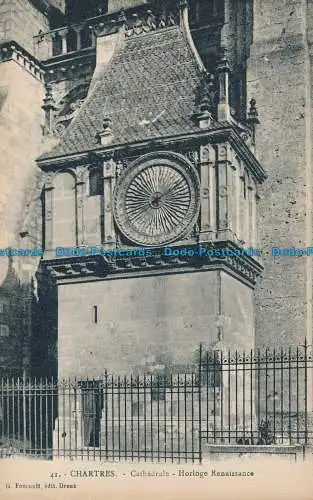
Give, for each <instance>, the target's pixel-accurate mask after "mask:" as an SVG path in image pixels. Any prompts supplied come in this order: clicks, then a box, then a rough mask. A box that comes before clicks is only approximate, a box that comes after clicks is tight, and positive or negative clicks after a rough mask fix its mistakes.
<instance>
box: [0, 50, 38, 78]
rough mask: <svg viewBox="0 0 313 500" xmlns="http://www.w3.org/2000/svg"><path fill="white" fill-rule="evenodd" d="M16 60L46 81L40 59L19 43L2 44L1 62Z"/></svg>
mask: <svg viewBox="0 0 313 500" xmlns="http://www.w3.org/2000/svg"><path fill="white" fill-rule="evenodd" d="M5 61H15V62H16V63H17V64H19V65H20V66H21V67H22V68H23V69H24V70H25V71H27V72H28V73H30V74H31V75H32V76H33V77H34V78H36V79H37V80H40V81H42V82H43V81H44V74H45V71H44V69H43V67H42V65H41V64H40V63H39V62H38V60H37V59H36V58H35V57H33V56H32V55H31V54H30V53H29V52H27V50H25V49H23V48H22V47H21V46H20V45H19V44H18V43H16V42H14V41H13V40H12V41H9V42H5V43H2V44H1V45H0V62H5Z"/></svg>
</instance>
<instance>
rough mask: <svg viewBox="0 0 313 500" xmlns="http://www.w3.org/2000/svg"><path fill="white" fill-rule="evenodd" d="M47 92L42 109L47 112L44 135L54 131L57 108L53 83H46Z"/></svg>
mask: <svg viewBox="0 0 313 500" xmlns="http://www.w3.org/2000/svg"><path fill="white" fill-rule="evenodd" d="M45 90H46V94H45V97H44V100H43V105H42V109H43V110H44V112H45V124H44V135H49V134H52V133H53V128H54V112H55V110H56V109H57V108H56V104H55V100H54V98H53V95H52V85H51V84H50V83H47V84H46V85H45Z"/></svg>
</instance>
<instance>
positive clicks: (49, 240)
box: [44, 173, 54, 251]
mask: <svg viewBox="0 0 313 500" xmlns="http://www.w3.org/2000/svg"><path fill="white" fill-rule="evenodd" d="M53 192H54V186H53V174H51V173H49V174H46V176H45V187H44V193H45V215H44V218H45V251H52V250H53V244H54V240H53V205H54V199H53Z"/></svg>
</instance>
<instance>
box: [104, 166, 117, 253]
mask: <svg viewBox="0 0 313 500" xmlns="http://www.w3.org/2000/svg"><path fill="white" fill-rule="evenodd" d="M115 174H116V164H115V162H114V161H113V159H112V158H108V159H106V160H105V161H104V163H103V194H104V221H103V223H104V244H107V245H112V244H113V243H114V242H115V229H114V218H113V203H112V199H113V191H114V187H115Z"/></svg>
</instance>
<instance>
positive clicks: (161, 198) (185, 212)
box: [114, 158, 199, 246]
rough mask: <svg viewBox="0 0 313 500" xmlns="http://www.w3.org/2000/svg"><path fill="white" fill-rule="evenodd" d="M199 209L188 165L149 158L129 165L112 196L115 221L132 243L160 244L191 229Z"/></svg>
mask: <svg viewBox="0 0 313 500" xmlns="http://www.w3.org/2000/svg"><path fill="white" fill-rule="evenodd" d="M198 210H199V180H198V176H197V173H196V172H195V171H194V169H193V167H192V166H191V165H189V164H187V163H186V164H183V163H182V162H176V161H174V160H173V161H172V160H169V159H162V158H161V159H159V160H156V159H154V160H149V161H145V162H143V163H141V164H139V165H138V164H137V165H136V166H135V167H129V168H128V169H127V171H126V172H125V175H124V176H123V177H122V178H121V180H120V182H119V184H118V185H117V189H116V192H115V198H114V214H115V220H116V223H117V225H118V227H119V228H120V230H121V232H122V233H123V234H124V235H125V236H126V237H127V238H128V239H129V240H130V241H132V242H134V243H136V244H141V245H146V246H160V245H164V244H168V243H170V242H173V241H174V240H176V239H179V238H180V237H182V236H183V235H184V233H186V232H187V231H188V229H192V227H193V225H194V224H195V222H196V219H197V216H198Z"/></svg>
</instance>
